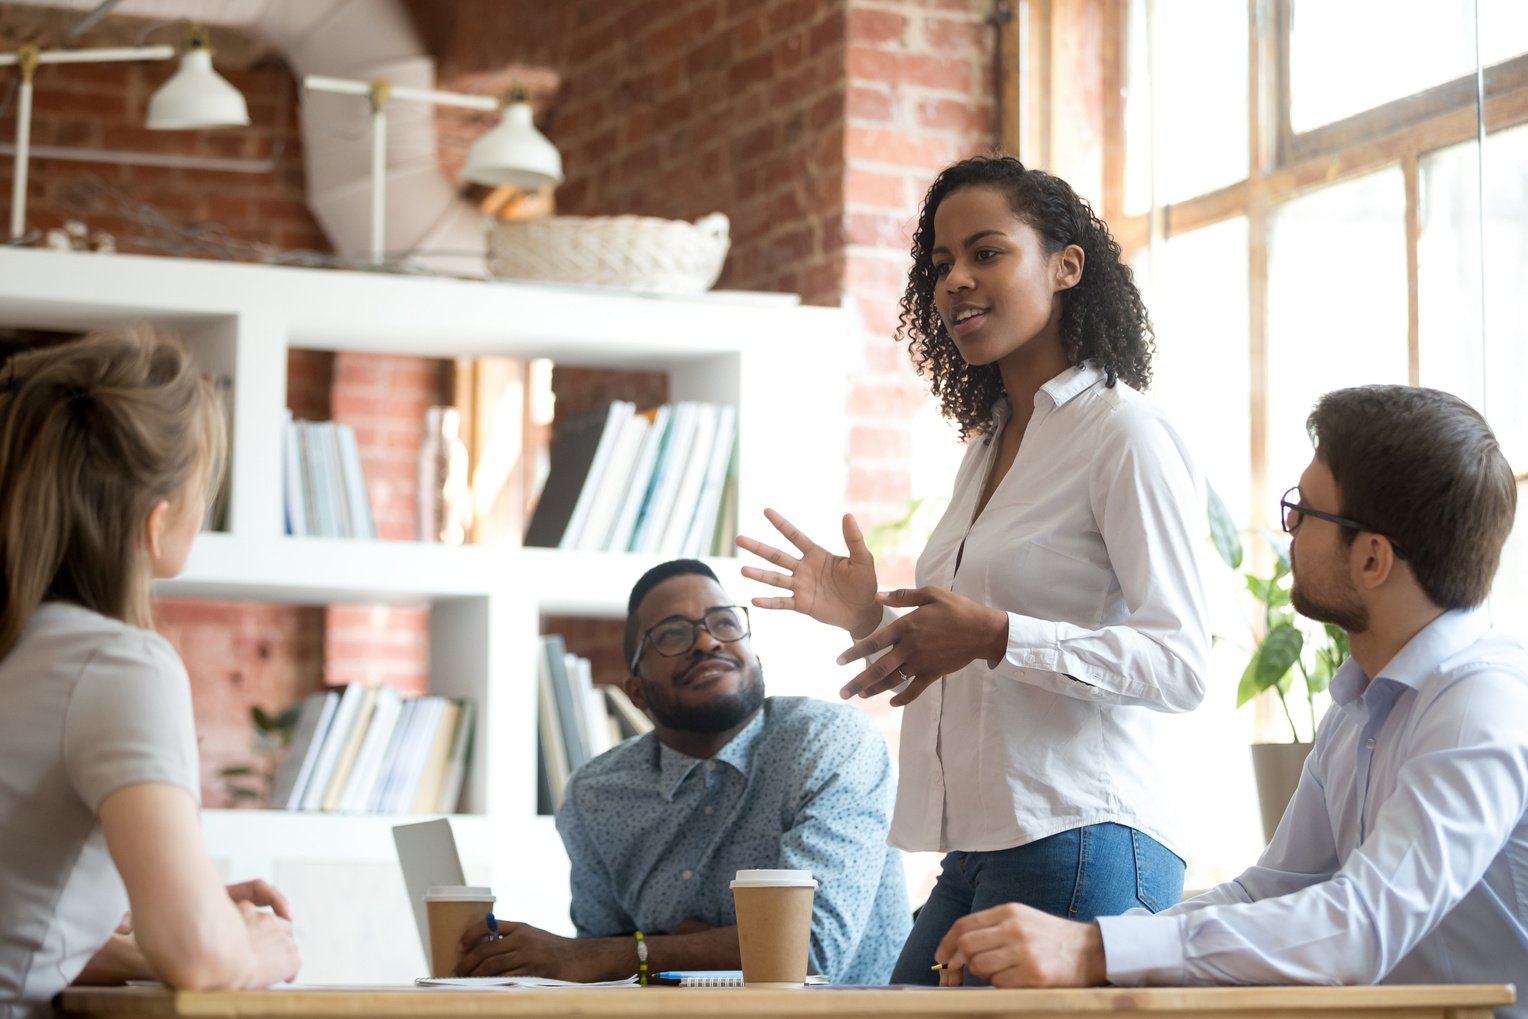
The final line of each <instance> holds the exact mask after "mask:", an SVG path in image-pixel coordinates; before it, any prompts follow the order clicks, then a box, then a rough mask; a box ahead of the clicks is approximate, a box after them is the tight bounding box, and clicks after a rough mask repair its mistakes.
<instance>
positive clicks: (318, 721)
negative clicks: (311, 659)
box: [270, 683, 475, 814]
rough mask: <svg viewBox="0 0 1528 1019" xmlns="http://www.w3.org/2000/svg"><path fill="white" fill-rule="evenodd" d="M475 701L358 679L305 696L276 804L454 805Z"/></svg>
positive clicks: (414, 809) (354, 809)
mask: <svg viewBox="0 0 1528 1019" xmlns="http://www.w3.org/2000/svg"><path fill="white" fill-rule="evenodd" d="M474 713H475V712H474V709H473V705H472V702H471V701H462V700H455V699H453V698H447V697H438V696H424V697H414V698H407V699H406V698H404V697H403V695H401V694H399V693H398V691H396V690H394V689H392V688H391V687H386V686H370V685H366V684H362V683H352V684H350V685H349V686H346V687H343V688H341V689H331V690H321V691H319V692H318V693H315V694H313V695H311V696H310V697H308V698H307V699H306V700H304V701H303V702H302V707H301V709H300V710H299V711H298V716H297V723H296V725H295V727H294V728H293V730H292V742H291V743H290V744H289V745H288V746H287V750H286V755H285V756H284V757H283V758H282V760H281V765H280V767H279V768H278V769H277V771H276V779H275V782H274V784H273V785H272V791H271V803H270V805H271V806H272V807H275V808H277V809H282V810H329V811H339V812H342V813H354V814H437V813H439V814H450V813H455V812H456V808H457V803H458V801H459V800H460V799H461V795H462V783H463V781H464V780H465V779H466V775H467V762H468V757H469V755H470V753H471V751H472V729H473V725H472V723H473V715H474Z"/></svg>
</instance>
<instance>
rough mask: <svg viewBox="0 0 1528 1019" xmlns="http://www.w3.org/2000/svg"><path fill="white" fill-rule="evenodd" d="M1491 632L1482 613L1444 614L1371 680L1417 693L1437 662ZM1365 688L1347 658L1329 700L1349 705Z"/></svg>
mask: <svg viewBox="0 0 1528 1019" xmlns="http://www.w3.org/2000/svg"><path fill="white" fill-rule="evenodd" d="M1490 628H1491V619H1490V615H1489V614H1488V613H1487V612H1486V611H1485V610H1484V609H1452V610H1450V611H1448V612H1445V613H1443V615H1441V616H1439V617H1438V618H1437V619H1434V620H1433V621H1432V622H1430V623H1428V624H1427V625H1426V626H1424V627H1422V629H1420V630H1418V631H1417V633H1416V635H1415V636H1414V637H1412V638H1411V639H1410V640H1408V641H1407V642H1406V644H1405V646H1404V647H1402V648H1401V649H1400V650H1399V651H1397V652H1396V653H1395V657H1394V658H1391V659H1390V661H1388V662H1386V663H1385V665H1384V667H1383V668H1382V669H1380V670H1379V675H1377V676H1375V677H1374V678H1375V679H1388V680H1391V681H1392V682H1396V683H1400V684H1401V685H1403V686H1408V687H1411V688H1412V689H1413V690H1417V689H1420V688H1421V686H1422V684H1423V683H1425V682H1426V681H1427V680H1428V678H1429V677H1431V676H1432V675H1433V674H1434V673H1436V672H1437V671H1438V665H1439V663H1440V662H1442V661H1444V660H1445V659H1447V658H1449V657H1451V656H1453V655H1454V654H1456V653H1457V652H1460V651H1463V650H1464V649H1465V648H1467V647H1469V646H1470V645H1471V644H1473V643H1475V642H1476V641H1478V640H1479V639H1480V638H1481V637H1483V636H1485V634H1486V631H1487V630H1489V629H1490ZM1368 686H1369V679H1368V677H1367V676H1365V675H1364V671H1363V669H1361V668H1360V667H1359V665H1358V663H1357V662H1356V661H1354V660H1353V659H1351V658H1349V659H1348V660H1347V661H1345V662H1343V663H1342V667H1341V668H1339V669H1338V670H1337V673H1336V675H1334V676H1333V677H1332V687H1331V689H1332V699H1333V700H1334V701H1336V702H1337V703H1338V704H1344V705H1346V704H1351V703H1352V702H1354V701H1356V700H1357V699H1358V698H1359V697H1361V696H1362V695H1363V693H1364V691H1365V690H1366V689H1367V688H1368Z"/></svg>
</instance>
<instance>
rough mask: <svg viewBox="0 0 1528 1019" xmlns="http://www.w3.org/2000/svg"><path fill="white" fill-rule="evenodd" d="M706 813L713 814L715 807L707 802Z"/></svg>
mask: <svg viewBox="0 0 1528 1019" xmlns="http://www.w3.org/2000/svg"><path fill="white" fill-rule="evenodd" d="M706 813H708V814H714V813H716V808H715V807H713V806H711V804H709V803H708V804H706Z"/></svg>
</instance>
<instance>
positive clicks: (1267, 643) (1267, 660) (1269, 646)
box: [1253, 623, 1305, 691]
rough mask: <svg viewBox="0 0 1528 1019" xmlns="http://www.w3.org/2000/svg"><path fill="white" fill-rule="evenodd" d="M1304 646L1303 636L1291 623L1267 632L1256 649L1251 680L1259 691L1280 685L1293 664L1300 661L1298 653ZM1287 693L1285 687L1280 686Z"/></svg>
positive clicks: (1282, 624) (1280, 625)
mask: <svg viewBox="0 0 1528 1019" xmlns="http://www.w3.org/2000/svg"><path fill="white" fill-rule="evenodd" d="M1304 646H1305V635H1304V634H1302V633H1301V632H1300V631H1299V630H1298V629H1296V628H1295V627H1294V625H1293V624H1291V623H1280V624H1279V625H1278V626H1275V627H1274V628H1273V629H1272V630H1269V631H1268V636H1267V637H1264V638H1263V643H1262V646H1261V647H1259V648H1258V654H1257V674H1256V678H1255V679H1254V680H1253V681H1254V682H1255V683H1256V684H1257V686H1258V689H1259V690H1266V689H1268V688H1269V687H1270V686H1273V685H1275V684H1277V683H1280V681H1281V680H1283V679H1284V676H1285V674H1286V673H1288V672H1289V670H1290V668H1291V667H1292V666H1293V665H1294V664H1295V662H1297V661H1299V659H1300V651H1301V649H1302V648H1304ZM1280 689H1281V690H1283V691H1287V690H1288V689H1289V688H1288V687H1287V686H1280Z"/></svg>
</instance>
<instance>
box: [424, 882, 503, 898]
mask: <svg viewBox="0 0 1528 1019" xmlns="http://www.w3.org/2000/svg"><path fill="white" fill-rule="evenodd" d="M424 897H425V901H429V900H430V899H434V900H435V901H437V902H452V901H471V900H474V899H477V900H482V899H487V900H489V901H493V899H494V894H493V889H492V888H489V887H487V886H486V885H431V886H430V887H429V889H428V890H427V891H426V892H425V893H424Z"/></svg>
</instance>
